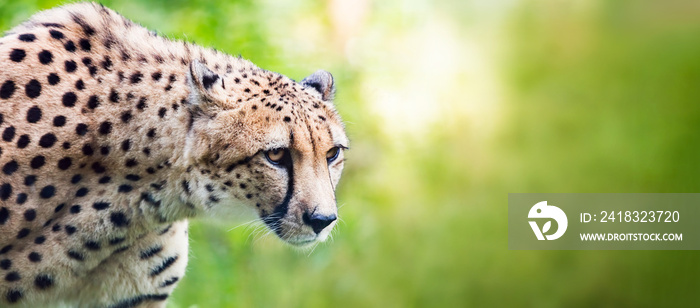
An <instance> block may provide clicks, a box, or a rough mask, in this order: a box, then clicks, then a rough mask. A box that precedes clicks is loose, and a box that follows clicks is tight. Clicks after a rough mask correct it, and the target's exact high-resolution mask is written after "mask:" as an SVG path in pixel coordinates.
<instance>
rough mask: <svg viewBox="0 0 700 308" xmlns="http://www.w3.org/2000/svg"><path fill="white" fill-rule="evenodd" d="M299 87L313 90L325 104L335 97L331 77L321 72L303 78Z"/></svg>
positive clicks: (327, 73)
mask: <svg viewBox="0 0 700 308" xmlns="http://www.w3.org/2000/svg"><path fill="white" fill-rule="evenodd" d="M301 85H302V86H304V87H305V88H312V89H314V90H315V91H316V92H318V93H319V94H321V99H322V100H324V101H327V102H328V101H331V100H333V95H335V83H334V82H333V75H331V73H329V72H326V71H323V70H318V71H316V72H315V73H313V74H311V75H309V77H306V78H304V80H302V81H301Z"/></svg>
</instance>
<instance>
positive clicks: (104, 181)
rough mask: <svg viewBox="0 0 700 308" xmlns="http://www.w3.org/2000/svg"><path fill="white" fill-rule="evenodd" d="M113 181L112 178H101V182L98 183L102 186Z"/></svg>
mask: <svg viewBox="0 0 700 308" xmlns="http://www.w3.org/2000/svg"><path fill="white" fill-rule="evenodd" d="M111 180H112V178H111V177H108V176H103V177H101V178H100V180H99V181H98V182H99V183H100V184H107V183H109V181H111Z"/></svg>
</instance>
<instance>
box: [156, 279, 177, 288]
mask: <svg viewBox="0 0 700 308" xmlns="http://www.w3.org/2000/svg"><path fill="white" fill-rule="evenodd" d="M178 280H180V278H178V277H171V278H170V279H168V280H166V281H163V283H162V284H161V285H160V287H161V288H165V287H167V286H171V285H173V284H174V283H176V282H177V281H178Z"/></svg>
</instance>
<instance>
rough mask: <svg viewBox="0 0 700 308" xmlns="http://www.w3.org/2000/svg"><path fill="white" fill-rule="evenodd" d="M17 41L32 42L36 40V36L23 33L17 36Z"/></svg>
mask: <svg viewBox="0 0 700 308" xmlns="http://www.w3.org/2000/svg"><path fill="white" fill-rule="evenodd" d="M19 40H20V41H22V42H33V41H34V40H36V36H35V35H34V34H31V33H24V34H20V35H19Z"/></svg>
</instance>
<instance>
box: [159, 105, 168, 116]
mask: <svg viewBox="0 0 700 308" xmlns="http://www.w3.org/2000/svg"><path fill="white" fill-rule="evenodd" d="M167 111H168V109H166V108H165V107H161V108H160V109H158V116H159V117H161V118H163V117H165V113H166V112H167Z"/></svg>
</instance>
